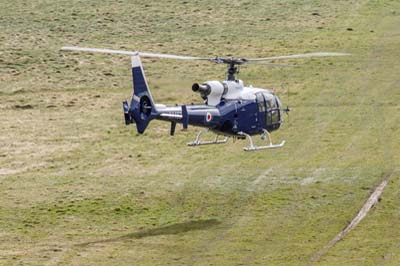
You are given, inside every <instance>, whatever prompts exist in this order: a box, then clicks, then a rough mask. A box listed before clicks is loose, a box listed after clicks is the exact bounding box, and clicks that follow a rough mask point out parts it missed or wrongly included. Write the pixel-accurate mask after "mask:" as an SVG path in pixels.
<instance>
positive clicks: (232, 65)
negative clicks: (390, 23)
mask: <svg viewBox="0 0 400 266" xmlns="http://www.w3.org/2000/svg"><path fill="white" fill-rule="evenodd" d="M61 50H63V51H78V52H92V53H107V54H121V55H130V56H136V55H139V56H141V57H153V58H162V59H177V60H196V61H208V62H213V63H217V64H227V65H228V80H235V74H237V73H238V68H237V67H236V66H237V65H243V64H254V65H264V66H270V67H288V66H294V65H290V64H277V63H274V62H271V61H274V60H285V59H302V58H312V57H327V56H348V55H351V54H348V53H336V52H319V53H306V54H294V55H283V56H272V57H262V58H252V59H247V58H223V57H215V58H209V57H195V56H185V55H173V54H159V53H147V52H140V51H125V50H113V49H99V48H88V47H78V46H64V47H62V48H61Z"/></svg>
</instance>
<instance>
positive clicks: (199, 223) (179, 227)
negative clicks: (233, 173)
mask: <svg viewBox="0 0 400 266" xmlns="http://www.w3.org/2000/svg"><path fill="white" fill-rule="evenodd" d="M220 223H221V222H220V221H218V220H216V219H208V220H196V221H188V222H184V223H177V224H171V225H168V226H163V227H157V228H152V229H147V230H141V231H138V232H134V233H130V234H127V235H123V236H119V237H114V238H109V239H102V240H98V241H91V242H86V243H81V244H77V245H76V246H81V247H83V246H88V245H92V244H99V243H110V242H118V241H124V240H129V239H140V238H144V237H149V236H159V235H176V234H180V233H185V232H189V231H195V230H206V229H208V228H210V227H213V226H217V225H219V224H220Z"/></svg>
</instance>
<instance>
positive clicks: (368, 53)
mask: <svg viewBox="0 0 400 266" xmlns="http://www.w3.org/2000/svg"><path fill="white" fill-rule="evenodd" d="M0 2H1V7H2V8H1V9H0V28H1V31H0V110H1V119H0V123H1V127H0V195H1V198H0V264H2V265H26V264H28V265H110V264H111V265H309V264H310V261H311V258H312V256H313V255H314V254H315V253H317V252H318V251H319V250H320V249H322V248H323V247H324V246H325V245H326V244H327V243H328V242H329V241H330V240H331V239H332V238H333V237H334V236H335V235H336V234H337V233H338V232H339V231H340V230H342V229H343V228H344V227H345V226H346V225H347V224H348V223H349V222H350V221H351V219H352V218H353V216H355V215H356V214H357V211H358V210H359V208H360V207H361V206H362V204H363V202H364V201H365V199H366V198H367V197H368V195H369V194H370V192H371V190H372V189H373V188H374V187H375V186H376V185H377V184H378V183H379V182H380V180H381V179H383V178H387V177H390V179H389V180H390V182H389V185H388V186H387V188H386V189H385V191H384V192H383V195H382V197H381V201H380V202H379V204H378V205H376V206H375V207H374V208H373V209H372V211H371V212H370V213H369V214H368V215H367V217H366V218H365V219H364V220H363V221H362V222H361V223H360V225H359V226H358V227H357V228H356V229H355V230H354V231H352V232H351V233H350V234H349V235H348V236H346V237H345V238H344V240H343V241H341V242H339V243H338V244H337V245H336V246H335V247H334V248H333V249H331V250H330V251H329V252H328V253H327V254H326V255H325V256H323V257H322V258H321V260H320V261H318V262H317V264H318V265H398V264H399V263H400V255H399V254H400V245H399V243H400V224H399V223H398V221H399V219H400V208H399V207H398V203H399V196H400V195H399V192H398V191H399V188H400V179H399V172H398V170H399V169H400V167H399V162H400V152H399V150H400V141H399V137H398V136H399V133H400V130H399V127H398V125H399V123H400V116H399V111H400V106H399V104H398V103H399V101H400V90H399V86H400V78H399V75H398V73H399V72H400V67H399V64H398V62H400V52H399V44H400V28H399V27H398V25H399V23H400V11H399V10H400V3H399V2H398V1H362V0H360V1H329V2H328V1H325V2H328V3H325V2H322V3H321V1H313V0H308V1H271V0H259V1H239V0H238V1H231V2H226V3H225V2H224V3H222V2H218V1H211V0H207V1H172V0H170V1H162V2H161V3H158V2H156V1H150V2H148V3H147V2H145V1H124V0H119V1H103V2H98V1H75V0H73V1H61V0H60V1H45V0H41V1H39V0H32V1H29V2H28V3H27V2H26V1H19V0H18V1H13V2H7V1H5V0H0ZM64 45H80V46H92V47H104V48H115V49H130V50H135V49H138V50H142V51H148V52H168V53H176V54H183V55H194V56H216V55H218V56H231V55H234V56H237V57H256V56H270V55H271V56H272V55H281V54H290V53H303V52H316V51H338V52H349V53H352V54H353V56H351V57H346V58H330V59H323V60H321V59H318V60H317V59H313V60H301V61H295V62H290V63H295V64H298V65H299V67H296V68H290V69H288V68H287V69H271V68H266V67H264V66H246V67H243V68H242V71H241V73H240V78H241V79H243V80H244V81H245V83H246V84H253V85H254V86H262V87H273V88H275V90H276V91H277V94H278V95H279V96H280V97H281V98H282V100H283V101H284V104H285V105H286V104H287V102H288V101H289V105H290V106H291V109H292V112H291V114H290V120H288V121H286V122H287V123H286V124H285V125H284V126H283V127H282V129H281V130H280V131H278V132H277V133H274V134H273V137H274V139H275V140H276V141H278V140H282V139H285V140H286V142H287V144H286V146H285V147H284V148H283V149H279V150H269V151H260V152H254V153H245V152H242V147H244V146H245V145H247V143H246V142H244V141H237V142H236V143H232V142H229V144H226V145H222V146H217V147H216V146H214V147H213V146H204V147H197V148H190V147H187V146H186V145H185V143H186V142H188V141H190V140H192V139H193V138H194V137H195V134H196V132H197V130H198V129H195V128H189V130H188V131H185V132H183V131H182V132H181V131H179V130H177V134H176V135H175V136H174V137H170V136H169V124H165V123H162V122H152V123H151V124H150V126H149V128H148V130H147V131H146V133H145V134H144V135H142V136H139V135H138V134H136V132H135V129H134V128H133V127H125V125H124V124H123V114H122V108H121V101H122V100H123V99H126V98H129V96H130V94H131V90H132V89H131V77H130V62H129V58H126V57H124V56H110V55H92V54H85V53H62V52H60V51H59V48H60V47H61V46H64ZM143 61H144V67H145V71H146V75H147V77H148V79H149V84H150V86H151V90H152V94H153V96H154V98H155V100H156V102H160V103H161V102H162V103H184V102H199V100H200V99H199V97H198V95H195V94H194V93H192V92H191V89H190V87H191V84H192V83H193V82H202V81H204V80H212V79H223V78H224V73H225V71H226V70H225V68H224V67H223V66H219V65H210V64H207V63H197V62H180V61H179V62H177V61H169V60H166V61H162V60H149V59H146V60H143ZM209 137H212V135H211V134H210V136H209Z"/></svg>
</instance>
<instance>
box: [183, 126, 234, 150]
mask: <svg viewBox="0 0 400 266" xmlns="http://www.w3.org/2000/svg"><path fill="white" fill-rule="evenodd" d="M206 132H208V129H205V130H201V131H200V132H199V133H198V134H197V136H196V139H195V140H194V141H192V142H189V143H188V144H187V145H188V146H199V145H208V144H222V143H226V142H227V141H228V137H225V138H224V139H218V137H219V136H220V135H217V136H215V139H214V140H207V141H201V140H200V136H201V134H203V133H206Z"/></svg>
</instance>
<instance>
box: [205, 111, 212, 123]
mask: <svg viewBox="0 0 400 266" xmlns="http://www.w3.org/2000/svg"><path fill="white" fill-rule="evenodd" d="M211 119H212V116H211V113H209V112H207V114H206V121H207V122H210V121H211Z"/></svg>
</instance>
